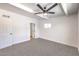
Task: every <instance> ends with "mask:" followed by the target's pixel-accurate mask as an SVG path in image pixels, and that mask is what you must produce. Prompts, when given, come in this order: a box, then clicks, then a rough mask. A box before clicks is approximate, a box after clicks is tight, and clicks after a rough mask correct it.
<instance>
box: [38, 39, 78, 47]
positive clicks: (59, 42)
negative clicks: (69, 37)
mask: <svg viewBox="0 0 79 59" xmlns="http://www.w3.org/2000/svg"><path fill="white" fill-rule="evenodd" d="M38 39H44V40H48V39H46V38H38ZM48 41H53V40H48ZM53 42H56V43H59V44H64V45H67V46H70V47H74V48H77V47H76V46H72V45H69V44H66V43H63V42H58V41H53Z"/></svg>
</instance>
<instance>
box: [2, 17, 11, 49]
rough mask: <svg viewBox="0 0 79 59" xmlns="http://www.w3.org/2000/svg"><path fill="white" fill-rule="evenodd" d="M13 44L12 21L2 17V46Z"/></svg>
mask: <svg viewBox="0 0 79 59" xmlns="http://www.w3.org/2000/svg"><path fill="white" fill-rule="evenodd" d="M10 45H12V21H11V19H5V18H2V19H1V18H0V48H5V47H8V46H10Z"/></svg>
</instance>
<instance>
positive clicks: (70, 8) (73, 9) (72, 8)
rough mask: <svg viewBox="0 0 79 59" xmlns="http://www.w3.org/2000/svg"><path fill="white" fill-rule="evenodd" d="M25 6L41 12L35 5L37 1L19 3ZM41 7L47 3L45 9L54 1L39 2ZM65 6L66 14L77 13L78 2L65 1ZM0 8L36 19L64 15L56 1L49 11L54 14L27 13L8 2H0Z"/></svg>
mask: <svg viewBox="0 0 79 59" xmlns="http://www.w3.org/2000/svg"><path fill="white" fill-rule="evenodd" d="M20 4H22V5H24V6H25V7H29V8H30V9H32V10H34V11H35V12H42V11H41V10H40V9H39V8H38V7H37V6H36V4H37V3H20ZM39 4H40V5H41V6H42V7H44V6H46V5H47V9H48V8H49V7H51V6H52V5H53V4H54V3H39ZM65 4H66V7H67V13H68V15H71V14H76V13H78V8H79V3H65ZM0 9H5V10H8V11H11V12H15V13H18V14H21V15H24V16H29V17H32V18H36V19H44V18H53V17H59V16H64V15H66V14H65V12H64V10H63V8H62V5H61V3H58V5H57V6H56V7H54V8H53V9H51V10H50V11H52V12H55V14H48V15H46V16H45V15H39V16H38V15H35V14H34V13H29V12H28V11H25V10H23V9H20V8H18V7H16V6H13V5H10V4H9V3H0Z"/></svg>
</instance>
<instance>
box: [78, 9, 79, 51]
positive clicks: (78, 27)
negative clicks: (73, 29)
mask: <svg viewBox="0 0 79 59" xmlns="http://www.w3.org/2000/svg"><path fill="white" fill-rule="evenodd" d="M78 52H79V10H78Z"/></svg>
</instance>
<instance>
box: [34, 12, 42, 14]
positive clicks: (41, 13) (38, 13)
mask: <svg viewBox="0 0 79 59" xmlns="http://www.w3.org/2000/svg"><path fill="white" fill-rule="evenodd" d="M42 13H43V12H38V13H35V14H42Z"/></svg>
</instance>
